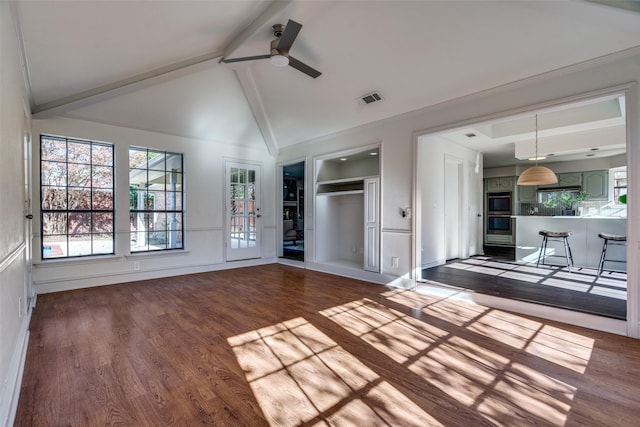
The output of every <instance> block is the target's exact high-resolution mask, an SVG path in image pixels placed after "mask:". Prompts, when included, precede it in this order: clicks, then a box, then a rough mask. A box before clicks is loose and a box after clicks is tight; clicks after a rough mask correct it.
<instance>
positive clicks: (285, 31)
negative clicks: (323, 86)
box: [222, 19, 322, 79]
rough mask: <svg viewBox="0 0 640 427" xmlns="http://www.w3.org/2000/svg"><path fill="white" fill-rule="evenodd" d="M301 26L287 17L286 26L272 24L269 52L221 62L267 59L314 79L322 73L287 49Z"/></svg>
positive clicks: (277, 65)
mask: <svg viewBox="0 0 640 427" xmlns="http://www.w3.org/2000/svg"><path fill="white" fill-rule="evenodd" d="M301 28H302V24H299V23H297V22H296V21H293V20H291V19H289V22H287V25H286V27H285V26H284V25H282V24H276V25H274V26H273V35H274V36H276V38H275V39H273V40H272V41H271V53H270V54H268V55H258V56H246V57H244V58H232V59H226V58H225V59H223V60H222V62H224V63H225V64H228V63H231V62H241V61H253V60H256V59H269V61H270V62H271V64H273V65H275V66H276V67H286V66H287V65H290V66H292V67H293V68H295V69H296V70H298V71H302V72H303V73H305V74H306V75H308V76H310V77H313V78H314V79H315V78H316V77H318V76H319V75H320V74H322V73H321V72H320V71H318V70H315V69H313V68H311V67H310V66H308V65H307V64H305V63H303V62H300V61H298V60H297V59H296V58H294V57H293V56H291V55H289V50H290V49H291V46H292V45H293V42H294V41H295V39H296V37H297V36H298V33H299V32H300V29H301Z"/></svg>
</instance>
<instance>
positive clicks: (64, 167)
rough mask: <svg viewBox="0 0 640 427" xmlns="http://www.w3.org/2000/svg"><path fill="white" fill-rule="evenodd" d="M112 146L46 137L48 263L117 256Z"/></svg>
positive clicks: (43, 197) (43, 204)
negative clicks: (61, 259) (58, 260)
mask: <svg viewBox="0 0 640 427" xmlns="http://www.w3.org/2000/svg"><path fill="white" fill-rule="evenodd" d="M113 153H114V147H113V145H112V144H107V143H104V142H95V141H87V140H81V139H72V138H64V137H57V136H47V135H42V136H41V137H40V212H41V215H42V216H41V236H42V245H41V256H42V259H48V258H64V257H79V256H90V255H105V254H113V253H114V232H113V230H114V226H113V221H114V204H113V200H114V199H113V182H114V180H113Z"/></svg>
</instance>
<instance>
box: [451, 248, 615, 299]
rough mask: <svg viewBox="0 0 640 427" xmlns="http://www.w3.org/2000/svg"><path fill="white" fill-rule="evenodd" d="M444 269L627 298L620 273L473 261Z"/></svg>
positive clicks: (456, 263)
mask: <svg viewBox="0 0 640 427" xmlns="http://www.w3.org/2000/svg"><path fill="white" fill-rule="evenodd" d="M445 267H447V268H453V269H457V270H466V271H470V272H474V273H480V274H485V275H489V276H498V277H504V278H506V279H511V280H518V281H522V282H528V283H539V284H541V285H545V286H551V287H555V288H559V289H566V290H571V291H576V292H581V293H591V294H594V295H599V296H603V297H608V298H615V299H621V300H626V299H627V293H626V289H627V282H626V274H625V273H621V272H607V271H605V272H604V273H603V275H598V272H597V270H595V269H590V268H578V267H575V268H573V269H572V271H569V270H568V269H566V267H565V266H562V265H553V266H552V265H541V266H540V267H534V266H531V265H527V264H521V263H510V262H504V263H502V262H495V261H490V260H486V259H476V258H469V259H465V260H461V261H459V262H452V263H449V264H446V265H445ZM597 285H601V286H597Z"/></svg>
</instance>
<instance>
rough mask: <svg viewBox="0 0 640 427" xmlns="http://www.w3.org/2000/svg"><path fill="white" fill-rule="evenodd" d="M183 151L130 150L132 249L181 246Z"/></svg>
mask: <svg viewBox="0 0 640 427" xmlns="http://www.w3.org/2000/svg"><path fill="white" fill-rule="evenodd" d="M182 174H183V171H182V154H178V153H168V152H166V151H159V150H152V149H148V148H137V147H131V148H130V149H129V211H130V230H131V252H147V251H160V250H168V249H181V248H182V247H183V246H182V242H183V237H184V233H183V227H182V218H183V210H182V197H183V196H182V194H183V193H182Z"/></svg>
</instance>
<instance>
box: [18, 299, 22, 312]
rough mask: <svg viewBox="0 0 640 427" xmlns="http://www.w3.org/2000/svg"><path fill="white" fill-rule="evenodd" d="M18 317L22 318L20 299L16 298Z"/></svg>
mask: <svg viewBox="0 0 640 427" xmlns="http://www.w3.org/2000/svg"><path fill="white" fill-rule="evenodd" d="M18 317H22V297H18Z"/></svg>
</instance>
